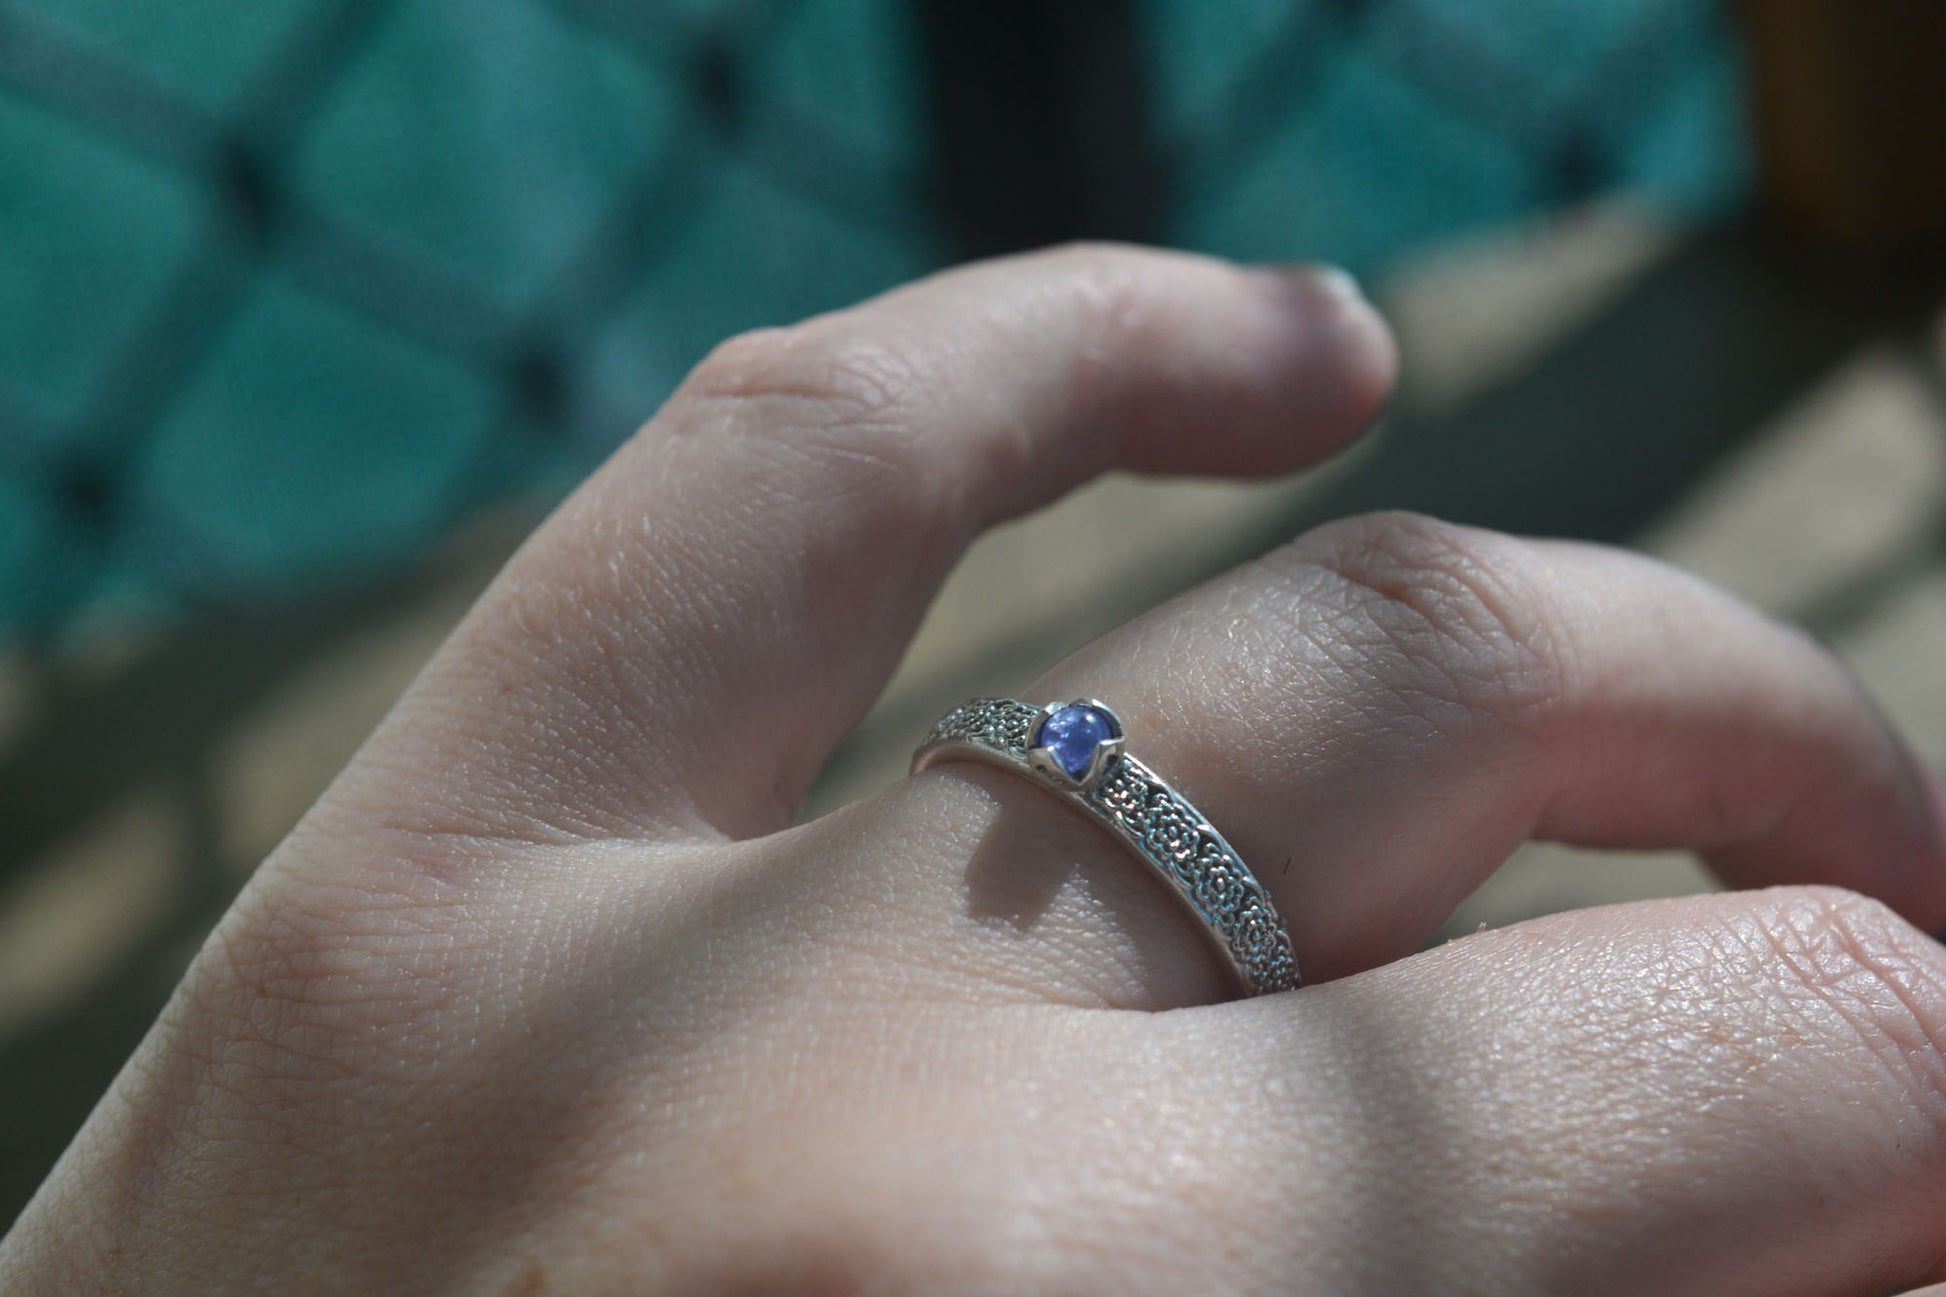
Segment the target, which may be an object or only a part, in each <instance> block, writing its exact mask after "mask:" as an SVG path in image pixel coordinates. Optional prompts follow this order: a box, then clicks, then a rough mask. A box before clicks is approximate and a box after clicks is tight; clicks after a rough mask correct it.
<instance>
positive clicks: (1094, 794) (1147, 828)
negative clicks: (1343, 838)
mask: <svg viewBox="0 0 1946 1297" xmlns="http://www.w3.org/2000/svg"><path fill="white" fill-rule="evenodd" d="M1122 740H1123V731H1122V724H1121V720H1120V718H1119V717H1117V716H1116V715H1115V713H1114V712H1113V711H1111V710H1110V709H1109V708H1108V707H1107V706H1105V705H1104V704H1102V703H1101V702H1099V701H1097V700H1096V699H1093V698H1081V699H1076V700H1075V701H1074V702H1071V703H1054V704H1051V705H1049V706H1047V707H1035V706H1034V705H1032V704H1031V703H1023V702H1018V701H1016V700H1014V699H1011V698H975V699H973V700H971V701H970V702H966V703H962V704H960V705H959V706H958V707H955V708H954V709H953V710H952V711H950V712H948V713H946V715H945V716H943V717H941V718H940V721H939V723H938V724H937V725H934V726H933V727H932V732H931V733H929V734H927V735H926V739H925V741H924V742H923V743H921V744H920V745H919V748H918V750H917V751H916V752H914V753H913V754H912V770H913V773H914V774H917V773H918V772H919V771H921V770H924V769H925V768H926V767H928V766H930V765H933V764H934V763H936V762H939V761H944V760H950V759H954V758H970V759H972V760H976V761H984V762H987V763H989V764H991V765H997V766H1001V767H1004V768H1005V769H1008V770H1012V771H1014V772H1016V773H1018V774H1024V775H1027V776H1029V777H1030V778H1032V779H1033V780H1034V781H1035V782H1036V783H1039V784H1041V785H1043V786H1045V787H1048V788H1051V789H1053V790H1054V791H1056V792H1060V793H1063V794H1065V795H1066V796H1067V797H1068V799H1069V800H1071V801H1073V802H1074V803H1075V804H1077V805H1079V806H1080V807H1081V808H1082V809H1084V810H1086V811H1087V812H1088V813H1089V814H1090V815H1092V816H1094V818H1095V819H1097V820H1099V821H1100V822H1101V823H1102V824H1103V825H1105V826H1106V827H1107V828H1108V830H1109V831H1110V832H1112V833H1113V834H1114V835H1115V836H1116V837H1117V838H1119V839H1121V841H1122V842H1123V843H1124V844H1126V845H1127V846H1128V847H1129V848H1131V849H1132V850H1133V851H1134V852H1135V854H1136V855H1138V856H1140V857H1141V858H1142V859H1143V860H1144V861H1146V862H1147V863H1148V864H1149V865H1150V867H1151V868H1152V869H1153V870H1154V871H1155V872H1156V873H1157V874H1159V875H1160V876H1161V877H1162V879H1163V881H1164V882H1166V883H1168V884H1169V886H1170V888H1171V890H1173V891H1174V892H1175V893H1176V895H1177V896H1179V897H1181V898H1182V900H1183V903H1184V904H1185V905H1187V906H1188V907H1189V909H1190V911H1191V912H1192V913H1194V914H1195V916H1196V917H1197V918H1198V919H1200V920H1201V921H1202V923H1203V925H1204V926H1205V928H1206V929H1207V930H1208V931H1209V933H1210V935H1211V936H1212V937H1213V938H1214V939H1215V942H1216V946H1217V949H1218V951H1219V953H1221V954H1222V955H1223V957H1224V959H1225V961H1226V962H1227V963H1228V964H1229V966H1230V968H1231V969H1232V971H1233V972H1234V973H1235V974H1236V977H1237V981H1238V982H1239V984H1240V985H1241V986H1242V987H1243V990H1244V992H1245V994H1248V995H1267V994H1269V993H1270V992H1272V991H1286V990H1289V989H1291V988H1292V987H1294V986H1296V985H1297V984H1298V980H1299V979H1298V971H1297V958H1296V956H1295V955H1294V954H1293V953H1292V950H1291V937H1290V931H1289V930H1288V929H1287V928H1286V927H1285V926H1284V920H1283V918H1282V917H1281V916H1280V915H1279V914H1278V913H1277V907H1276V906H1274V905H1272V904H1271V900H1270V894H1269V893H1268V892H1267V891H1265V889H1264V885H1263V884H1262V883H1260V882H1258V881H1257V877H1256V875H1254V874H1252V873H1251V872H1250V870H1249V868H1248V867H1247V866H1245V865H1244V863H1243V860H1242V858H1241V857H1239V856H1238V855H1237V853H1236V850H1235V848H1233V847H1232V846H1230V844H1229V843H1228V842H1226V841H1224V839H1223V835H1222V834H1220V833H1218V832H1217V831H1216V830H1215V829H1214V828H1213V827H1211V825H1210V823H1209V821H1208V820H1206V819H1204V818H1203V815H1202V812H1200V811H1198V810H1197V809H1196V808H1195V807H1194V806H1191V805H1190V804H1189V802H1188V800H1187V799H1186V798H1184V797H1183V795H1182V794H1181V793H1178V792H1177V791H1176V790H1175V789H1173V788H1171V787H1170V786H1169V785H1168V784H1167V783H1165V782H1163V780H1162V779H1161V777H1160V776H1158V775H1157V774H1156V773H1155V772H1154V771H1153V770H1151V769H1149V768H1148V767H1147V766H1145V765H1143V764H1142V763H1141V762H1140V761H1137V760H1136V759H1135V758H1134V757H1131V756H1129V755H1127V754H1126V753H1124V752H1123V751H1122Z"/></svg>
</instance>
